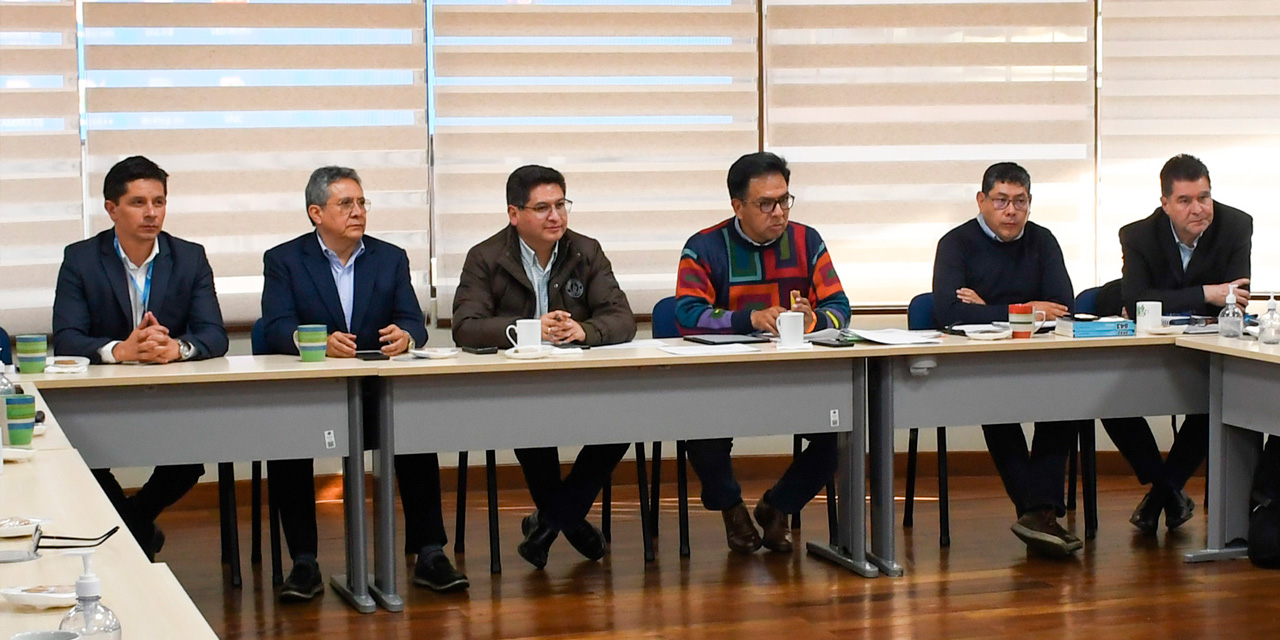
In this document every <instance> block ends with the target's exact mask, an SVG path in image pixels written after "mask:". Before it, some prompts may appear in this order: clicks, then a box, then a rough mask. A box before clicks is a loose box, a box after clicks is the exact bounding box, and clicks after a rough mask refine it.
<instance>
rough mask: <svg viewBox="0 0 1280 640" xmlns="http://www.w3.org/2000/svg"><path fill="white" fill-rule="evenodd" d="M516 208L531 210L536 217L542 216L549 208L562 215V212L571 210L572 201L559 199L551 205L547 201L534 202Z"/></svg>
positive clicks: (549, 211) (547, 212)
mask: <svg viewBox="0 0 1280 640" xmlns="http://www.w3.org/2000/svg"><path fill="white" fill-rule="evenodd" d="M516 208H517V209H524V210H525V211H532V212H533V213H534V214H536V215H537V216H538V217H542V216H545V215H547V214H549V213H551V209H553V208H554V209H555V210H556V213H558V214H560V215H564V214H566V213H569V212H570V211H572V210H573V201H572V200H561V201H559V202H557V203H555V204H554V205H553V204H548V203H546V202H539V203H538V204H535V205H533V206H532V207H516Z"/></svg>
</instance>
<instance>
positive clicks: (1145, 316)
mask: <svg viewBox="0 0 1280 640" xmlns="http://www.w3.org/2000/svg"><path fill="white" fill-rule="evenodd" d="M1163 313H1164V305H1163V304H1161V303H1160V302H1157V301H1150V300H1146V301H1142V302H1139V303H1138V322H1137V325H1138V331H1140V332H1143V333H1146V332H1149V331H1151V330H1152V329H1159V328H1160V325H1161V322H1160V316H1161V315H1162V314H1163Z"/></svg>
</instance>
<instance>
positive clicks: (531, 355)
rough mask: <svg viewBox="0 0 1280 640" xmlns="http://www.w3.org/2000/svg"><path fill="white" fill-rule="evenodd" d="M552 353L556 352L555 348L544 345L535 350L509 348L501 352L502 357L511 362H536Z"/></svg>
mask: <svg viewBox="0 0 1280 640" xmlns="http://www.w3.org/2000/svg"><path fill="white" fill-rule="evenodd" d="M553 351H556V348H555V347H553V346H551V345H547V344H544V345H539V346H538V347H537V348H534V349H530V348H527V347H525V348H521V347H511V348H510V349H507V350H506V351H503V352H502V355H504V356H506V357H508V358H511V359H512V360H537V359H539V358H545V357H547V356H549V355H551V352H553Z"/></svg>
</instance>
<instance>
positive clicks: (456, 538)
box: [453, 451, 468, 553]
mask: <svg viewBox="0 0 1280 640" xmlns="http://www.w3.org/2000/svg"><path fill="white" fill-rule="evenodd" d="M467 458H468V452H466V451H459V452H458V501H457V505H458V507H457V516H456V517H455V520H454V529H453V552H454V553H465V552H466V548H467Z"/></svg>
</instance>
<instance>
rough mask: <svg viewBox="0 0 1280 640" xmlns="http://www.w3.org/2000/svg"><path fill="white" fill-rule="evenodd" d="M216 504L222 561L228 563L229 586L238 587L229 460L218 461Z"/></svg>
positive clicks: (232, 476)
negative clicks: (229, 571)
mask: <svg viewBox="0 0 1280 640" xmlns="http://www.w3.org/2000/svg"><path fill="white" fill-rule="evenodd" d="M218 504H219V511H220V512H221V518H220V519H221V521H222V562H223V564H227V565H230V569H231V586H232V587H233V588H236V589H239V588H240V586H241V585H242V584H243V581H242V579H241V576H240V535H239V534H240V532H239V527H238V525H237V523H236V477H235V468H234V467H233V466H232V465H231V463H230V462H219V463H218Z"/></svg>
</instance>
